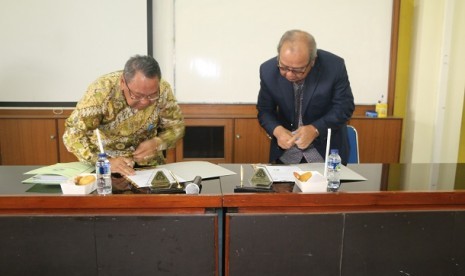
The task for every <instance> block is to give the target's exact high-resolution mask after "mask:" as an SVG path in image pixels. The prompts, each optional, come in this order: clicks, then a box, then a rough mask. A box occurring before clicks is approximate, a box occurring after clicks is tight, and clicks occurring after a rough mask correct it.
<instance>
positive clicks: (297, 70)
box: [278, 59, 311, 76]
mask: <svg viewBox="0 0 465 276" xmlns="http://www.w3.org/2000/svg"><path fill="white" fill-rule="evenodd" d="M310 63H311V62H309V63H307V65H305V66H304V67H300V68H292V67H289V66H283V65H281V64H280V61H279V59H278V68H279V71H281V73H284V74H285V73H287V72H291V73H292V74H294V75H296V76H301V75H303V74H305V71H307V67H308V66H309V65H310Z"/></svg>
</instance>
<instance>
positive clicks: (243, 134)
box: [234, 119, 271, 163]
mask: <svg viewBox="0 0 465 276" xmlns="http://www.w3.org/2000/svg"><path fill="white" fill-rule="evenodd" d="M270 141H271V140H270V139H269V138H268V136H267V134H266V132H265V130H264V129H263V128H262V127H261V126H260V124H259V123H258V120H257V119H236V120H235V123H234V163H268V160H269V155H270Z"/></svg>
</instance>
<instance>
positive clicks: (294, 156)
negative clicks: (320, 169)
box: [280, 82, 324, 164]
mask: <svg viewBox="0 0 465 276" xmlns="http://www.w3.org/2000/svg"><path fill="white" fill-rule="evenodd" d="M293 85H294V107H295V108H294V130H296V129H298V128H299V127H300V126H302V125H303V122H302V100H303V90H304V83H303V82H301V83H293ZM302 158H305V160H307V162H309V163H310V162H324V160H323V158H322V157H321V155H320V154H319V153H318V151H317V150H316V148H315V147H314V146H313V145H310V147H308V148H307V149H305V150H301V149H299V148H298V147H297V146H293V147H292V148H290V149H288V150H286V151H285V152H284V154H283V155H282V156H281V157H280V160H281V161H282V162H283V163H285V164H297V163H300V161H301V160H302Z"/></svg>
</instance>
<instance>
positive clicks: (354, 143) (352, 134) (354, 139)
mask: <svg viewBox="0 0 465 276" xmlns="http://www.w3.org/2000/svg"><path fill="white" fill-rule="evenodd" d="M347 137H348V139H349V145H350V151H349V159H348V161H347V163H356V164H358V163H360V159H359V153H358V134H357V130H356V129H355V128H354V127H353V126H351V125H347Z"/></svg>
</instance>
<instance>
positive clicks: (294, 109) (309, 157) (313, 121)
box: [257, 30, 355, 164]
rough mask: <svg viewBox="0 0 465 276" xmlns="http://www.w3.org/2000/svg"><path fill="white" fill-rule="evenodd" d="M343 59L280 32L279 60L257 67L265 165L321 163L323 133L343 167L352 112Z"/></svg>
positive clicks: (301, 36) (308, 39) (300, 36)
mask: <svg viewBox="0 0 465 276" xmlns="http://www.w3.org/2000/svg"><path fill="white" fill-rule="evenodd" d="M354 108H355V105H354V97H353V95H352V90H351V88H350V83H349V78H348V75H347V70H346V67H345V64H344V60H343V59H342V58H340V57H338V56H336V55H334V54H332V53H330V52H327V51H323V50H317V47H316V42H315V39H314V38H313V36H312V35H310V34H309V33H307V32H304V31H300V30H291V31H287V32H286V33H284V35H283V36H282V37H281V40H280V42H279V45H278V56H277V57H273V58H271V59H269V60H268V61H266V62H264V63H263V64H262V65H261V66H260V92H259V94H258V102H257V109H258V120H259V122H260V125H261V126H262V127H263V128H264V129H265V131H266V132H267V133H268V135H269V136H270V137H272V142H271V148H270V162H274V163H284V164H295V163H305V162H324V159H325V152H326V140H327V139H326V138H327V134H328V131H327V130H328V128H331V142H330V148H331V149H338V150H339V155H340V156H341V159H342V163H343V164H347V159H348V154H349V144H348V140H347V130H346V124H347V121H348V120H349V119H350V117H351V116H352V113H353V111H354Z"/></svg>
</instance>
